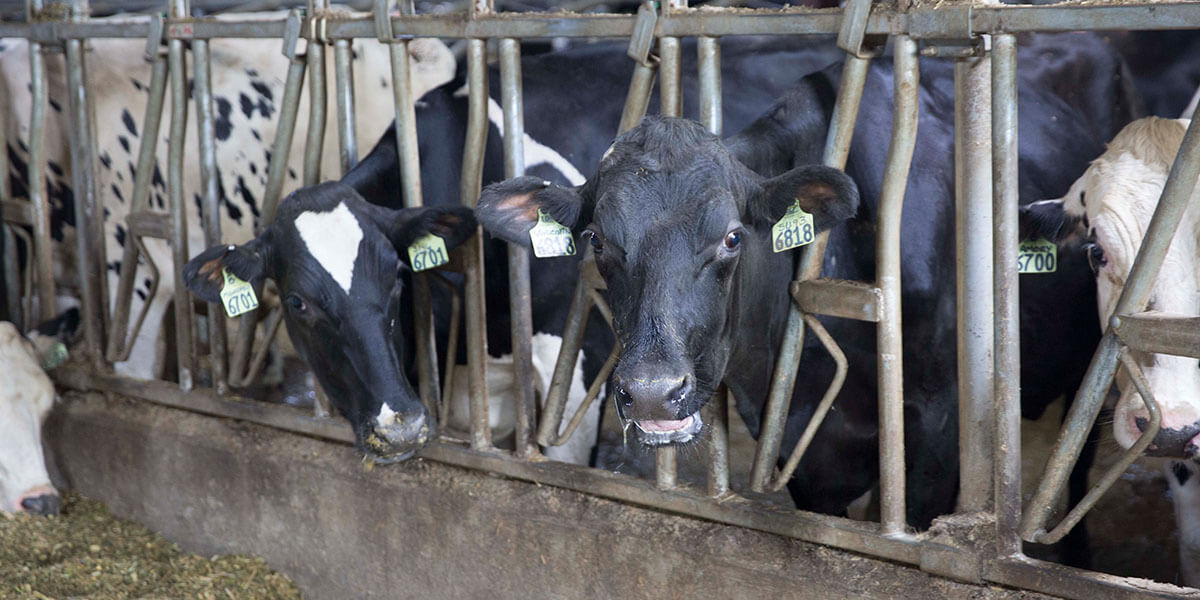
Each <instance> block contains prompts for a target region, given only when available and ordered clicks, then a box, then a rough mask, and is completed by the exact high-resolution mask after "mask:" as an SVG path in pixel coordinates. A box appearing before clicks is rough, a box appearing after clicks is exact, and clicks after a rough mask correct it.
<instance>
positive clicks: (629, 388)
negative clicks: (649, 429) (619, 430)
mask: <svg viewBox="0 0 1200 600" xmlns="http://www.w3.org/2000/svg"><path fill="white" fill-rule="evenodd" d="M613 384H614V387H615V388H616V389H615V391H616V395H617V399H618V400H619V401H620V403H621V404H622V407H623V411H622V412H623V413H624V416H625V418H627V419H633V420H635V421H636V420H647V419H663V420H671V419H678V418H680V417H681V415H680V414H679V407H680V404H681V403H682V402H683V400H684V398H687V396H688V394H690V393H691V391H692V388H693V387H694V384H693V379H692V376H691V375H690V374H684V375H653V376H639V375H633V376H628V375H627V376H624V377H622V376H619V375H618V376H614V378H613Z"/></svg>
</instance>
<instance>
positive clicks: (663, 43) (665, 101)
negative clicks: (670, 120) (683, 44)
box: [658, 37, 683, 117]
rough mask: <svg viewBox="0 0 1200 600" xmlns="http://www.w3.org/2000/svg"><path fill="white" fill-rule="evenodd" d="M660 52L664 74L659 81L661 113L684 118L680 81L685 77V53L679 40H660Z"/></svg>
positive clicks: (666, 38)
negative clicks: (683, 67)
mask: <svg viewBox="0 0 1200 600" xmlns="http://www.w3.org/2000/svg"><path fill="white" fill-rule="evenodd" d="M658 51H659V54H660V55H661V57H662V59H661V61H660V62H659V70H660V71H662V73H661V77H659V79H658V86H659V90H658V96H659V100H660V102H659V106H660V109H661V112H662V114H663V115H664V116H668V117H682V116H683V91H682V89H681V88H682V85H681V84H680V81H681V79H682V75H683V74H682V70H683V69H682V67H681V63H682V59H683V56H682V54H683V52H682V49H681V48H680V45H679V38H673V37H665V38H660V39H659V40H658Z"/></svg>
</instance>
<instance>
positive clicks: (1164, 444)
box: [1134, 417, 1200, 458]
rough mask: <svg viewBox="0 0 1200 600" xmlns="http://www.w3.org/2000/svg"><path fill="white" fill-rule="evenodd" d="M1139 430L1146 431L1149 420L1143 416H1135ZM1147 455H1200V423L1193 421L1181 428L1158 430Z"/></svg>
mask: <svg viewBox="0 0 1200 600" xmlns="http://www.w3.org/2000/svg"><path fill="white" fill-rule="evenodd" d="M1134 423H1136V424H1137V429H1138V431H1139V432H1144V431H1146V427H1147V425H1148V424H1149V422H1148V421H1147V420H1146V419H1145V418H1143V417H1135V418H1134ZM1146 456H1163V457H1167V458H1196V457H1197V456H1200V423H1192V424H1191V425H1188V426H1186V427H1181V428H1179V429H1167V428H1165V427H1163V428H1161V429H1159V430H1158V434H1157V435H1155V436H1154V441H1152V442H1150V446H1148V447H1147V448H1146Z"/></svg>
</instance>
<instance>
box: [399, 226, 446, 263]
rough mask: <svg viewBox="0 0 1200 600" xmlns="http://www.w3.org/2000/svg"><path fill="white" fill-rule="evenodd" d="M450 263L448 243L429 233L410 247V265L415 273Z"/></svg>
mask: <svg viewBox="0 0 1200 600" xmlns="http://www.w3.org/2000/svg"><path fill="white" fill-rule="evenodd" d="M448 262H450V254H449V253H448V252H446V242H445V241H443V240H442V238H440V237H438V236H436V235H433V234H432V233H427V234H425V235H423V236H421V237H419V238H417V241H415V242H413V243H412V245H411V246H409V247H408V263H409V264H411V265H412V270H413V271H427V270H429V269H432V268H434V267H440V266H442V265H444V264H446V263H448Z"/></svg>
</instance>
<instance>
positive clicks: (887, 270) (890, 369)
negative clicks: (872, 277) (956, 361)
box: [875, 35, 919, 535]
mask: <svg viewBox="0 0 1200 600" xmlns="http://www.w3.org/2000/svg"><path fill="white" fill-rule="evenodd" d="M895 40H896V41H895V48H894V52H895V57H894V60H895V98H896V100H895V107H894V108H893V112H892V141H891V145H890V146H889V147H888V158H887V167H886V168H885V170H884V173H883V187H882V188H881V190H880V193H879V216H878V223H877V230H876V231H877V232H876V238H875V248H876V250H875V268H876V273H877V276H876V279H877V280H876V285H877V286H878V287H879V290H880V293H881V296H882V302H881V303H880V308H881V311H880V316H881V317H882V318H880V320H879V323H878V324H877V325H876V329H875V331H876V346H877V351H878V354H879V490H880V515H881V520H882V525H883V532H884V534H885V535H891V534H902V533H904V531H905V528H906V522H907V521H906V517H905V497H904V494H905V490H904V370H903V358H904V346H903V343H902V338H901V323H900V217H901V213H902V212H903V211H902V209H903V207H904V190H905V187H906V184H907V182H908V170H909V167H910V166H911V164H912V154H913V148H914V147H915V145H916V141H917V82H918V79H919V73H918V67H917V42H916V41H915V40H913V39H912V38H911V37H908V36H906V35H902V36H897V37H896V38H895Z"/></svg>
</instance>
